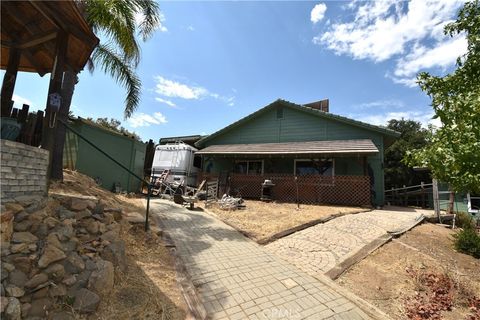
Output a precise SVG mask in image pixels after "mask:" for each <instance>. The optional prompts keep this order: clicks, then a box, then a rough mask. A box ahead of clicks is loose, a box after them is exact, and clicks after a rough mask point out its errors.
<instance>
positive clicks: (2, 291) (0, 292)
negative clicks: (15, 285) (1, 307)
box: [0, 283, 6, 297]
mask: <svg viewBox="0 0 480 320" xmlns="http://www.w3.org/2000/svg"><path fill="white" fill-rule="evenodd" d="M0 296H2V297H5V296H6V292H5V288H4V287H3V283H0Z"/></svg>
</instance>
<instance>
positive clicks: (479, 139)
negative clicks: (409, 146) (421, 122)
mask: <svg viewBox="0 0 480 320" xmlns="http://www.w3.org/2000/svg"><path fill="white" fill-rule="evenodd" d="M444 32H445V34H447V35H449V36H451V37H453V36H455V35H458V34H465V35H466V38H467V43H468V49H467V53H466V54H465V55H463V56H461V57H459V58H458V60H457V69H456V70H455V71H454V72H452V73H451V74H448V75H445V76H443V77H438V76H432V75H430V74H429V73H426V72H423V73H420V74H419V75H418V77H417V79H418V83H419V85H420V87H421V89H422V90H423V91H425V92H426V93H427V94H428V95H429V96H430V97H431V98H432V106H433V109H434V111H435V117H436V118H439V119H440V121H441V122H442V126H441V127H440V128H438V129H437V130H435V131H431V132H430V136H429V138H428V145H427V146H426V147H425V148H423V149H420V150H416V151H414V152H411V153H409V154H408V155H407V158H406V161H407V162H408V163H409V164H411V165H419V164H421V165H426V166H428V167H429V168H430V170H431V172H432V175H433V177H435V178H437V179H438V180H441V181H444V182H447V183H448V184H450V186H451V188H452V189H453V191H470V192H473V193H480V5H479V2H478V0H476V1H470V2H467V3H465V5H464V6H463V8H462V9H461V10H460V11H459V14H458V18H457V20H456V21H455V22H453V23H450V24H448V25H447V26H446V27H445V29H444Z"/></svg>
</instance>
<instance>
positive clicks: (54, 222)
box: [43, 217, 60, 229]
mask: <svg viewBox="0 0 480 320" xmlns="http://www.w3.org/2000/svg"><path fill="white" fill-rule="evenodd" d="M59 222H60V221H58V220H57V219H55V218H54V217H46V218H45V220H43V223H45V224H46V225H47V227H48V228H49V229H52V228H54V227H55V226H56V225H57V224H58V223H59Z"/></svg>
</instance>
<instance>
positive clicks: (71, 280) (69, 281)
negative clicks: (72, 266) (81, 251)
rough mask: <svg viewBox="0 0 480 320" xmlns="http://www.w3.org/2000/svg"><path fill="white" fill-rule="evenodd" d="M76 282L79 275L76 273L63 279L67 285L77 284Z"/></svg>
mask: <svg viewBox="0 0 480 320" xmlns="http://www.w3.org/2000/svg"><path fill="white" fill-rule="evenodd" d="M75 282H77V276H76V275H74V274H72V275H70V276H68V277H66V278H65V279H63V281H62V283H64V284H66V285H67V286H72V285H73V284H75Z"/></svg>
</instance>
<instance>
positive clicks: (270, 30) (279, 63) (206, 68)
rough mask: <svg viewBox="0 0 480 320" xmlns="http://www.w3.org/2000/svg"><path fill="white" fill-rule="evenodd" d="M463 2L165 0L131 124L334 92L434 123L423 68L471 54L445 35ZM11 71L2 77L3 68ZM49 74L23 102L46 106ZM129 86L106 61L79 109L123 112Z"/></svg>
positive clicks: (148, 131)
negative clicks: (112, 74) (421, 81)
mask: <svg viewBox="0 0 480 320" xmlns="http://www.w3.org/2000/svg"><path fill="white" fill-rule="evenodd" d="M461 5H462V3H461V2H454V1H433V2H428V1H425V0H419V1H416V0H413V1H411V2H398V1H392V2H389V1H379V2H358V1H352V2H347V1H344V2H341V1H335V2H160V7H161V10H162V13H163V15H164V21H163V26H162V28H161V29H159V30H158V31H157V32H156V34H155V35H154V36H153V37H152V38H151V39H150V40H148V41H147V42H146V43H142V62H141V64H140V65H139V67H138V73H139V75H140V77H141V80H142V83H143V88H142V100H141V103H140V106H139V108H138V110H137V111H136V112H135V114H134V115H133V117H132V118H131V119H129V120H127V121H123V125H124V126H125V127H126V128H127V129H129V130H133V131H135V132H137V133H138V134H139V135H140V136H141V137H142V138H143V139H145V140H147V139H154V140H158V139H159V138H160V137H167V136H177V135H190V134H208V133H212V132H215V131H217V130H219V129H221V128H223V127H224V126H226V125H228V124H230V123H232V122H234V121H236V120H238V119H240V118H241V117H243V116H246V115H248V114H250V113H252V112H254V111H256V110H258V109H259V108H261V107H263V106H265V105H267V104H269V103H270V102H272V101H274V100H276V99H278V98H282V99H286V100H289V101H292V102H296V103H300V104H302V103H308V102H313V101H316V100H320V99H325V98H328V99H330V112H332V113H335V114H341V115H345V116H348V117H351V118H354V119H357V120H361V121H365V122H369V123H372V124H385V123H386V121H387V120H388V119H390V118H401V117H405V118H412V119H415V120H418V121H421V122H422V123H423V124H425V125H427V124H428V123H429V122H431V121H430V118H431V116H432V115H433V113H432V110H431V107H430V106H429V105H430V100H429V98H428V97H427V96H426V95H425V94H424V93H423V92H421V91H420V89H419V88H418V86H416V85H415V82H414V79H415V75H416V73H417V72H419V71H429V72H432V73H434V74H439V75H440V74H444V73H445V72H449V71H451V70H452V69H453V68H454V63H455V60H456V58H457V57H458V56H459V55H461V54H463V53H464V52H465V51H466V41H465V38H464V37H462V36H459V37H457V38H454V39H451V38H449V37H446V36H444V35H443V32H442V29H443V25H444V24H445V23H447V22H449V21H451V20H453V19H455V17H456V13H457V11H458V9H459V8H460V7H461ZM2 74H3V73H2ZM48 77H49V75H46V76H44V77H43V78H40V77H39V76H38V75H36V74H28V73H22V74H20V75H19V77H18V80H17V85H16V88H15V98H16V99H17V101H19V102H23V101H28V102H29V103H30V104H32V105H33V108H34V109H44V107H45V101H46V93H47V88H48ZM124 96H125V91H124V89H123V88H122V87H119V86H118V85H117V84H116V83H115V82H114V81H113V80H112V79H110V78H109V77H108V76H106V75H104V74H103V73H102V72H101V70H100V69H97V70H96V71H95V72H94V73H93V74H90V73H89V72H88V71H83V72H82V73H81V75H80V82H79V83H78V85H77V87H76V91H75V95H74V98H73V102H72V106H73V107H72V110H73V112H74V113H75V114H76V115H79V116H82V117H93V118H97V117H113V118H116V119H119V120H123V108H124Z"/></svg>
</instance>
